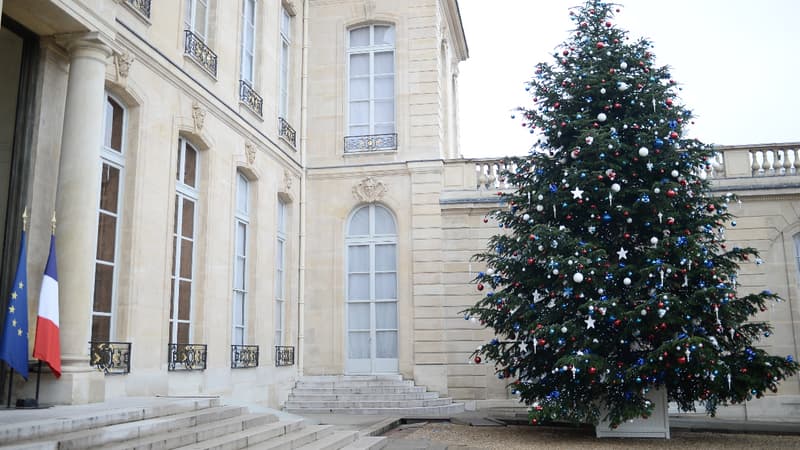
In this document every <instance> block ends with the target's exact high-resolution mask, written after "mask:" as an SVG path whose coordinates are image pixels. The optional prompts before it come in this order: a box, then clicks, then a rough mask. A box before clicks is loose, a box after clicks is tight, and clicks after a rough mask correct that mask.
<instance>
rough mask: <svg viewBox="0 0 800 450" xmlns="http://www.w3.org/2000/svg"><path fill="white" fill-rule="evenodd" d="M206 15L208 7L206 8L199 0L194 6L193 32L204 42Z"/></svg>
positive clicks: (204, 3)
mask: <svg viewBox="0 0 800 450" xmlns="http://www.w3.org/2000/svg"><path fill="white" fill-rule="evenodd" d="M207 14H208V6H206V2H204V1H202V0H200V1H198V2H197V4H196V5H195V20H194V29H195V32H196V33H197V34H198V35H199V36H200V38H202V39H203V40H204V41H205V40H206V15H207Z"/></svg>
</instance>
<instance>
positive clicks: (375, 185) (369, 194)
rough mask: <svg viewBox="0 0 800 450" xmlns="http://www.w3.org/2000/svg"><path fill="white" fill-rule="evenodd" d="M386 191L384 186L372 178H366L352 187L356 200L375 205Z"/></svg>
mask: <svg viewBox="0 0 800 450" xmlns="http://www.w3.org/2000/svg"><path fill="white" fill-rule="evenodd" d="M386 191H388V188H387V187H386V185H385V184H384V183H383V182H382V181H379V180H376V179H375V178H373V177H367V178H364V179H363V180H361V182H360V183H358V184H357V185H355V186H353V195H354V196H355V198H356V200H359V201H362V202H366V203H375V202H377V201H380V200H381V199H382V198H383V196H384V195H385V194H386Z"/></svg>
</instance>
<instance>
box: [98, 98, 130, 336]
mask: <svg viewBox="0 0 800 450" xmlns="http://www.w3.org/2000/svg"><path fill="white" fill-rule="evenodd" d="M125 116H126V114H125V109H124V108H123V107H122V105H120V104H119V102H117V101H116V100H115V99H114V98H113V97H111V96H106V104H105V121H104V124H103V129H104V138H103V148H102V149H101V151H100V159H101V160H100V164H101V172H100V203H99V205H98V208H97V251H96V254H95V265H94V301H93V303H92V341H110V340H111V338H112V336H113V335H114V333H113V331H114V330H113V327H114V321H113V320H112V319H113V312H114V304H115V303H116V296H117V290H116V279H117V276H116V275H117V273H116V269H117V263H118V261H117V258H118V256H119V249H118V246H117V241H118V239H117V238H118V236H119V219H120V212H121V206H122V179H123V168H124V165H125V157H124V149H123V147H124V142H125V140H124V136H123V132H124V130H125V121H126V117H125Z"/></svg>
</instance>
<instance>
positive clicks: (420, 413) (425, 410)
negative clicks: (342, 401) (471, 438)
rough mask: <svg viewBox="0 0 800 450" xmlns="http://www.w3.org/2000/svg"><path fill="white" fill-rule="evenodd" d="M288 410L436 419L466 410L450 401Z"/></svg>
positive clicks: (293, 411) (293, 410) (461, 405)
mask: <svg viewBox="0 0 800 450" xmlns="http://www.w3.org/2000/svg"><path fill="white" fill-rule="evenodd" d="M287 411H289V412H292V413H296V414H363V415H367V414H372V415H377V416H397V417H403V418H420V419H425V418H428V419H434V418H441V417H450V416H452V415H454V414H459V413H462V412H464V404H463V403H450V404H449V405H445V406H429V407H417V408H302V409H291V408H287Z"/></svg>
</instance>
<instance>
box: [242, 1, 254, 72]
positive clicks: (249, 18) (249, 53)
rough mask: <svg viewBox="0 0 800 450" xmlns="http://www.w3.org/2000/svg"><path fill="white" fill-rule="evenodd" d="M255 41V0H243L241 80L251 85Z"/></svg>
mask: <svg viewBox="0 0 800 450" xmlns="http://www.w3.org/2000/svg"><path fill="white" fill-rule="evenodd" d="M255 42H256V0H244V8H243V9H242V67H241V72H242V81H246V82H247V83H249V84H250V86H252V85H253V78H254V77H253V71H254V69H253V68H254V67H255V57H256V56H255Z"/></svg>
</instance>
